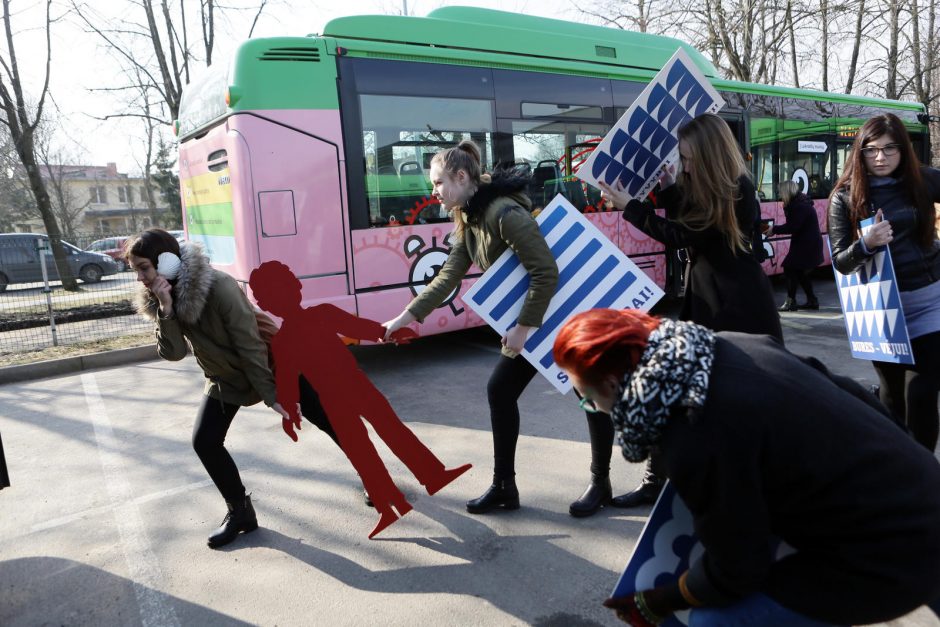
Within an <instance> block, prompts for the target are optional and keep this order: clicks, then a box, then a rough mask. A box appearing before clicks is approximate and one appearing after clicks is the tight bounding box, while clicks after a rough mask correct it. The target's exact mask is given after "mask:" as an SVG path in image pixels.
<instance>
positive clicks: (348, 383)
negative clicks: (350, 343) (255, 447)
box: [249, 261, 470, 539]
mask: <svg viewBox="0 0 940 627" xmlns="http://www.w3.org/2000/svg"><path fill="white" fill-rule="evenodd" d="M249 285H251V291H252V292H253V293H254V295H255V298H256V299H257V300H258V305H259V306H260V307H261V308H262V309H264V310H266V311H269V312H270V313H272V314H274V315H276V316H278V317H279V318H281V319H282V320H283V323H282V324H281V328H280V330H279V331H278V332H277V334H275V336H274V338H273V340H272V341H271V352H272V354H273V357H274V364H275V382H276V384H277V400H278V403H280V404H281V406H282V407H284V409H286V410H287V412H288V413H289V414H290V420H287V419H284V420H283V424H282V426H283V428H284V432H285V433H287V435H288V436H290V438H291V439H292V440H294V441H295V442H296V441H297V434H296V433H295V432H294V428H295V427H296V428H297V429H300V413H299V412H298V410H297V402H298V400H299V398H300V396H299V394H300V393H299V390H298V383H297V381H298V375H299V374H303V375H304V377H305V378H306V379H307V381H309V382H310V385H312V386H313V388H314V389H315V390H316V391H317V394H319V395H320V402H321V403H322V404H323V409H324V410H325V411H326V415H327V417H328V419H329V421H330V424H331V425H332V426H333V430H334V431H335V432H336V435H337V437H338V438H339V444H340V446H341V447H342V449H343V452H344V453H346V457H348V458H349V461H350V462H352V465H353V467H354V468H355V469H356V471H357V472H358V473H359V476H360V477H361V478H362V483H363V485H365V488H366V491H367V492H368V493H369V496H370V497H371V498H372V502H373V503H374V504H375V509H376V510H377V511H378V512H379V513H380V514H381V518H380V519H379V522H378V524H377V525H376V526H375V529H373V530H372V533H370V534H369V538H370V539H371V538H372V537H374V536H375V535H376V534H377V533H379V532H380V531H382V530H383V529H385V528H386V527H388V526H389V525H391V524H392V523H394V522H395V521H396V520H398V519H399V517H400V516H404V515H405V514H407V513H408V512H410V511H411V504H410V503H409V502H408V500H407V499H406V498H405V495H404V494H402V493H401V491H400V490H399V489H398V487H397V486H396V485H395V483H394V482H393V481H392V478H391V476H389V474H388V470H387V469H386V468H385V464H384V463H383V462H382V458H381V457H379V454H378V452H376V450H375V447H374V446H373V445H372V441H371V440H370V439H369V432H368V431H367V430H366V427H365V425H364V424H363V422H362V418H365V419H366V420H368V421H369V423H370V424H371V425H372V427H373V428H374V429H375V432H376V433H377V434H378V435H379V437H380V438H382V439H383V440H384V441H385V443H386V444H387V445H388V447H389V448H390V449H391V450H392V452H394V453H395V455H396V456H397V457H398V458H399V459H400V460H401V461H402V462H404V463H405V465H406V466H408V469H409V470H410V471H411V472H412V474H414V476H415V477H416V478H417V479H418V481H420V482H421V484H422V485H423V486H424V487H425V488H426V489H427V491H428V494H432V495H433V494H435V493H437V492H438V491H440V490H441V489H442V488H443V487H444V486H446V485H447V484H449V483H450V482H451V481H453V480H454V479H456V478H457V477H459V476H460V475H462V474H463V473H464V472H466V471H467V470H469V469H470V464H464V465H463V466H460V467H458V468H453V469H451V470H447V469H445V468H444V464H442V463H441V462H440V460H439V459H438V458H437V457H435V456H434V453H432V452H431V451H430V449H428V447H426V446H425V445H424V444H422V443H421V440H419V439H418V438H417V436H415V434H414V433H412V431H411V429H409V428H408V427H406V426H405V425H404V424H402V422H401V420H400V419H399V418H398V416H397V415H396V414H395V411H394V410H393V409H392V406H391V405H389V402H388V400H387V399H386V398H385V397H384V396H383V395H382V393H381V392H379V391H378V390H377V389H376V388H375V386H374V385H372V382H371V381H369V378H368V377H367V376H366V374H365V373H364V372H363V371H362V370H360V368H359V365H358V364H357V363H356V359H355V358H354V357H353V355H352V353H351V352H350V351H349V349H348V348H346V346H345V345H344V344H343V341H342V340H341V339H340V337H339V336H340V335H344V336H346V337H351V338H355V339H360V340H372V341H379V340H381V339H382V338H383V337H384V336H385V327H383V326H382V325H381V324H379V323H378V322H375V321H373V320H366V319H364V318H358V317H356V316H354V315H352V314H350V313H347V312H345V311H343V310H342V309H340V308H339V307H336V306H334V305H326V304H325V305H315V306H313V307H308V308H306V309H304V308H303V307H301V305H300V302H301V293H300V290H301V284H300V281H298V280H297V277H295V276H294V273H293V272H292V271H291V269H290V268H289V267H287V266H286V265H284V264H283V263H280V262H279V261H266V262H265V263H263V264H261V266H260V267H259V268H258V269H257V270H254V271H253V272H252V273H251V277H250V279H249ZM415 337H417V335H416V334H415V333H414V331H411V330H410V329H401V330H400V331H399V332H397V333H396V334H393V336H392V339H393V340H395V341H397V342H406V341H408V340H411V339H413V338H415ZM393 508H394V509H393ZM395 510H397V511H398V513H397V514H396V512H395Z"/></svg>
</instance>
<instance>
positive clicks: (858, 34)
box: [845, 0, 865, 94]
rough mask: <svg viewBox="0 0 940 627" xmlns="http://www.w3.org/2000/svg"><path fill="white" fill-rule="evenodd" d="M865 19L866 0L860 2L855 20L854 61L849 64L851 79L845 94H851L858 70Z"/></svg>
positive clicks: (846, 84)
mask: <svg viewBox="0 0 940 627" xmlns="http://www.w3.org/2000/svg"><path fill="white" fill-rule="evenodd" d="M864 18H865V0H858V18H856V20H855V37H854V41H853V42H852V60H851V61H850V62H849V78H848V80H847V81H846V83H845V93H847V94H851V93H852V87H853V86H854V83H855V72H856V69H857V68H858V52H859V48H860V47H861V45H862V25H863V22H864Z"/></svg>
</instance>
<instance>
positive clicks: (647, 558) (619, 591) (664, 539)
mask: <svg viewBox="0 0 940 627" xmlns="http://www.w3.org/2000/svg"><path fill="white" fill-rule="evenodd" d="M770 546H771V550H772V551H773V558H774V560H775V561H776V560H781V559H783V558H784V557H785V556H787V555H790V554H792V553H794V552H795V550H794V548H793V547H792V546H790V545H789V544H787V543H786V542H781V541H780V540H779V539H778V538H773V539H771V545H770ZM704 553H705V547H703V546H702V543H701V542H700V541H699V539H698V537H696V535H695V530H694V526H693V522H692V512H690V511H689V508H688V507H686V505H685V503H684V502H683V501H682V499H681V498H679V495H678V493H676V490H675V488H673V487H672V482H671V481H667V482H666V485H665V486H664V487H663V491H662V493H661V494H660V495H659V499H658V500H657V501H656V505H654V506H653V511H652V512H650V517H649V518H648V519H647V521H646V525H645V526H644V527H643V531H641V532H640V538H639V539H638V540H637V542H636V546H634V547H633V553H632V554H631V555H630V559H629V560H627V566H626V568H625V569H624V571H623V574H622V575H620V579H618V580H617V585H615V586H614V591H613V592H612V593H611V595H610V596H611V597H613V598H619V597H625V596H633V594H634V593H636V592H637V591H638V590H649V589H651V588H656V587H658V586H664V585H667V584H672V583H675V582H676V581H678V580H679V576H680V575H681V574H682V573H684V572H685V571H687V570H689V567H690V566H691V565H692V564H694V563H695V562H696V561H698V560H699V559H701V557H702V555H703V554H704ZM662 624H663V625H666V626H668V627H680V626H682V625H688V624H689V611H688V610H685V611H682V612H676V613H675V614H673V615H672V616H670V617H669V618H668V619H666V621H665V622H663V623H662Z"/></svg>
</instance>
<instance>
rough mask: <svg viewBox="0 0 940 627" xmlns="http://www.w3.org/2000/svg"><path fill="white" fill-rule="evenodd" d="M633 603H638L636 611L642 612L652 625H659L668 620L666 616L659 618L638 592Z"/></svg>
mask: <svg viewBox="0 0 940 627" xmlns="http://www.w3.org/2000/svg"><path fill="white" fill-rule="evenodd" d="M633 602H634V603H636V609H638V610H640V614H642V615H643V618H644V619H646V620H647V621H648V622H650V623H651V624H653V625H659V624H660V623H662V622H663V621H665V620H666V618H667V617H666V616H659V615H658V614H656V613H654V612H653V611H652V610H651V609H650V608H649V606H648V605H647V604H646V599H645V598H644V597H643V593H642V592H637V593H636V594H634V595H633Z"/></svg>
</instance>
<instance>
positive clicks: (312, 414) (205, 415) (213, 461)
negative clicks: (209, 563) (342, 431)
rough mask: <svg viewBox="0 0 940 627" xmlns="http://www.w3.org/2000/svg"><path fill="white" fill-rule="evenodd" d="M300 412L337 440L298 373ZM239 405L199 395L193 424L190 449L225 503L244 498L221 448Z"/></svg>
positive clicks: (316, 398) (229, 459) (235, 471)
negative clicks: (191, 448)
mask: <svg viewBox="0 0 940 627" xmlns="http://www.w3.org/2000/svg"><path fill="white" fill-rule="evenodd" d="M299 384H300V413H301V414H303V417H304V418H306V419H307V420H308V421H309V422H311V423H313V424H314V425H316V426H317V427H318V428H319V429H320V430H321V431H323V432H324V433H326V434H327V435H328V436H330V438H332V440H333V441H334V442H336V443H337V445H338V444H339V441H338V440H337V439H336V434H335V433H334V432H333V428H332V427H331V426H330V422H329V420H328V419H327V417H326V412H324V411H323V406H322V405H320V397H319V396H317V393H316V392H315V391H314V389H313V388H312V387H311V386H310V384H309V383H308V382H307V380H306V379H305V378H304V377H303V376H301V377H300V382H299ZM238 409H239V406H238V405H231V404H229V403H223V402H222V401H220V400H219V399H217V398H211V397H209V396H203V398H202V405H201V406H200V407H199V413H198V414H197V415H196V424H195V425H194V426H193V450H195V451H196V455H198V456H199V461H201V462H202V465H203V466H204V467H205V469H206V472H208V473H209V477H211V478H212V481H213V483H215V487H216V488H218V490H219V492H221V493H222V497H223V498H224V499H225V502H226V503H230V504H235V503H238V502H240V501H244V500H245V486H244V485H243V484H242V480H241V477H240V476H239V474H238V467H237V466H236V465H235V460H233V459H232V456H231V455H229V453H228V451H227V450H226V449H225V436H226V434H227V433H228V429H229V427H231V426H232V420H233V419H234V418H235V414H237V413H238Z"/></svg>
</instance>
